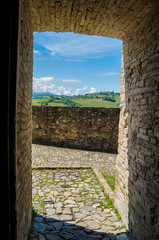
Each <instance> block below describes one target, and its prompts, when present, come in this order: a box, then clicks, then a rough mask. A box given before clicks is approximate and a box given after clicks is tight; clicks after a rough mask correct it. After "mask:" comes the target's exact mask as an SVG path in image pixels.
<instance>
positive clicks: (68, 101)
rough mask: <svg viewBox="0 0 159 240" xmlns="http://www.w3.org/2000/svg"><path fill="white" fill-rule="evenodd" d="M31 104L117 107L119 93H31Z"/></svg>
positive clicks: (118, 104)
mask: <svg viewBox="0 0 159 240" xmlns="http://www.w3.org/2000/svg"><path fill="white" fill-rule="evenodd" d="M32 104H33V105H35V106H72V107H73V106H78V107H105V108H118V107H119V106H120V94H119V93H114V92H99V93H92V94H85V95H78V96H75V95H74V96H59V95H53V94H51V93H33V97H32Z"/></svg>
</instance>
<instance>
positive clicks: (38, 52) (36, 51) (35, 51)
mask: <svg viewBox="0 0 159 240" xmlns="http://www.w3.org/2000/svg"><path fill="white" fill-rule="evenodd" d="M33 53H36V54H41V52H40V51H39V50H33Z"/></svg>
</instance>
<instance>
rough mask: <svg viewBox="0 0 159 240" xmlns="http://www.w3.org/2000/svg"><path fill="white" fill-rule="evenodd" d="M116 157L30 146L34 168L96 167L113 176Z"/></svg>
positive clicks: (51, 147) (74, 150)
mask: <svg viewBox="0 0 159 240" xmlns="http://www.w3.org/2000/svg"><path fill="white" fill-rule="evenodd" d="M116 157H117V154H109V153H103V152H93V151H85V150H77V149H69V148H59V147H53V146H45V145H38V144H33V145H32V163H33V166H34V167H40V166H47V167H53V166H60V167H72V166H74V167H81V166H91V167H92V166H96V167H97V168H98V169H103V170H104V171H105V173H108V174H109V173H110V174H114V173H115V163H116Z"/></svg>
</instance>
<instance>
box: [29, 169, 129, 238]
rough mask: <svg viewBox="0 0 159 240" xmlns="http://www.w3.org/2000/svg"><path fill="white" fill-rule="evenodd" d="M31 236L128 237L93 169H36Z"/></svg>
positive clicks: (33, 179) (34, 170)
mask: <svg viewBox="0 0 159 240" xmlns="http://www.w3.org/2000/svg"><path fill="white" fill-rule="evenodd" d="M32 181H33V188H32V194H33V209H34V210H33V211H34V217H33V220H32V229H31V233H30V239H31V240H64V239H66V240H67V239H68V240H69V239H70V240H95V239H102V240H115V239H116V240H127V239H128V237H127V234H126V233H125V232H126V230H125V228H124V227H123V223H122V221H121V220H120V218H119V216H118V214H117V215H116V214H115V213H114V212H115V209H114V207H113V204H112V201H111V200H110V199H109V197H108V196H107V195H106V194H104V192H103V188H102V186H101V185H100V184H99V182H98V179H97V178H96V176H95V174H94V172H93V171H92V169H78V170H77V169H67V170H66V169H65V170H64V169H56V170H50V169H49V170H39V169H33V178H32Z"/></svg>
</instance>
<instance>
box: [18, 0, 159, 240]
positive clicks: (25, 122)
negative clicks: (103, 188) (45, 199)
mask: <svg viewBox="0 0 159 240" xmlns="http://www.w3.org/2000/svg"><path fill="white" fill-rule="evenodd" d="M154 2H155V1H154ZM154 2H153V1H150V0H140V1H136V0H134V1H129V2H127V3H125V1H123V0H121V1H118V2H116V1H113V0H110V1H102V0H99V1H85V0H81V1H78V0H74V1H73V0H70V1H62V0H57V1H56V0H55V1H51V0H47V1H42V0H33V1H30V0H27V1H22V0H20V1H19V12H18V11H17V12H18V13H19V15H18V20H19V22H18V33H17V34H18V47H17V74H16V90H15V91H16V104H15V105H16V112H15V169H16V170H15V178H16V180H15V181H16V182H15V185H14V186H15V194H16V203H15V205H16V206H15V209H16V223H15V225H16V226H15V228H16V230H17V239H19V240H20V239H25V238H26V236H27V231H28V227H29V225H30V221H31V209H32V207H31V189H32V188H31V96H32V67H33V63H32V62H33V61H32V60H33V49H32V43H33V31H39V32H42V31H57V32H66V31H69V32H74V33H85V34H88V35H98V36H106V37H114V38H119V39H122V40H123V57H122V69H121V113H120V125H119V156H118V161H117V171H116V179H117V180H116V186H117V187H116V192H115V194H116V198H115V204H116V206H117V207H118V209H119V212H120V214H121V216H122V218H123V220H124V221H125V223H126V225H127V226H128V228H129V230H130V235H131V237H132V239H149V237H150V236H151V238H152V239H154V240H155V239H157V238H158V234H159V232H158V224H159V214H158V212H157V211H158V207H159V206H158V200H157V197H158V190H157V188H159V175H158V170H157V168H158V154H159V152H158V144H159V122H158V116H159V115H158V111H159V109H158V106H157V103H158V90H159V86H158V65H157V60H158V52H159V50H158V33H157V32H158V23H159V17H158V14H157V12H155V11H156V10H157V8H158V6H157V4H155V3H154Z"/></svg>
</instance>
